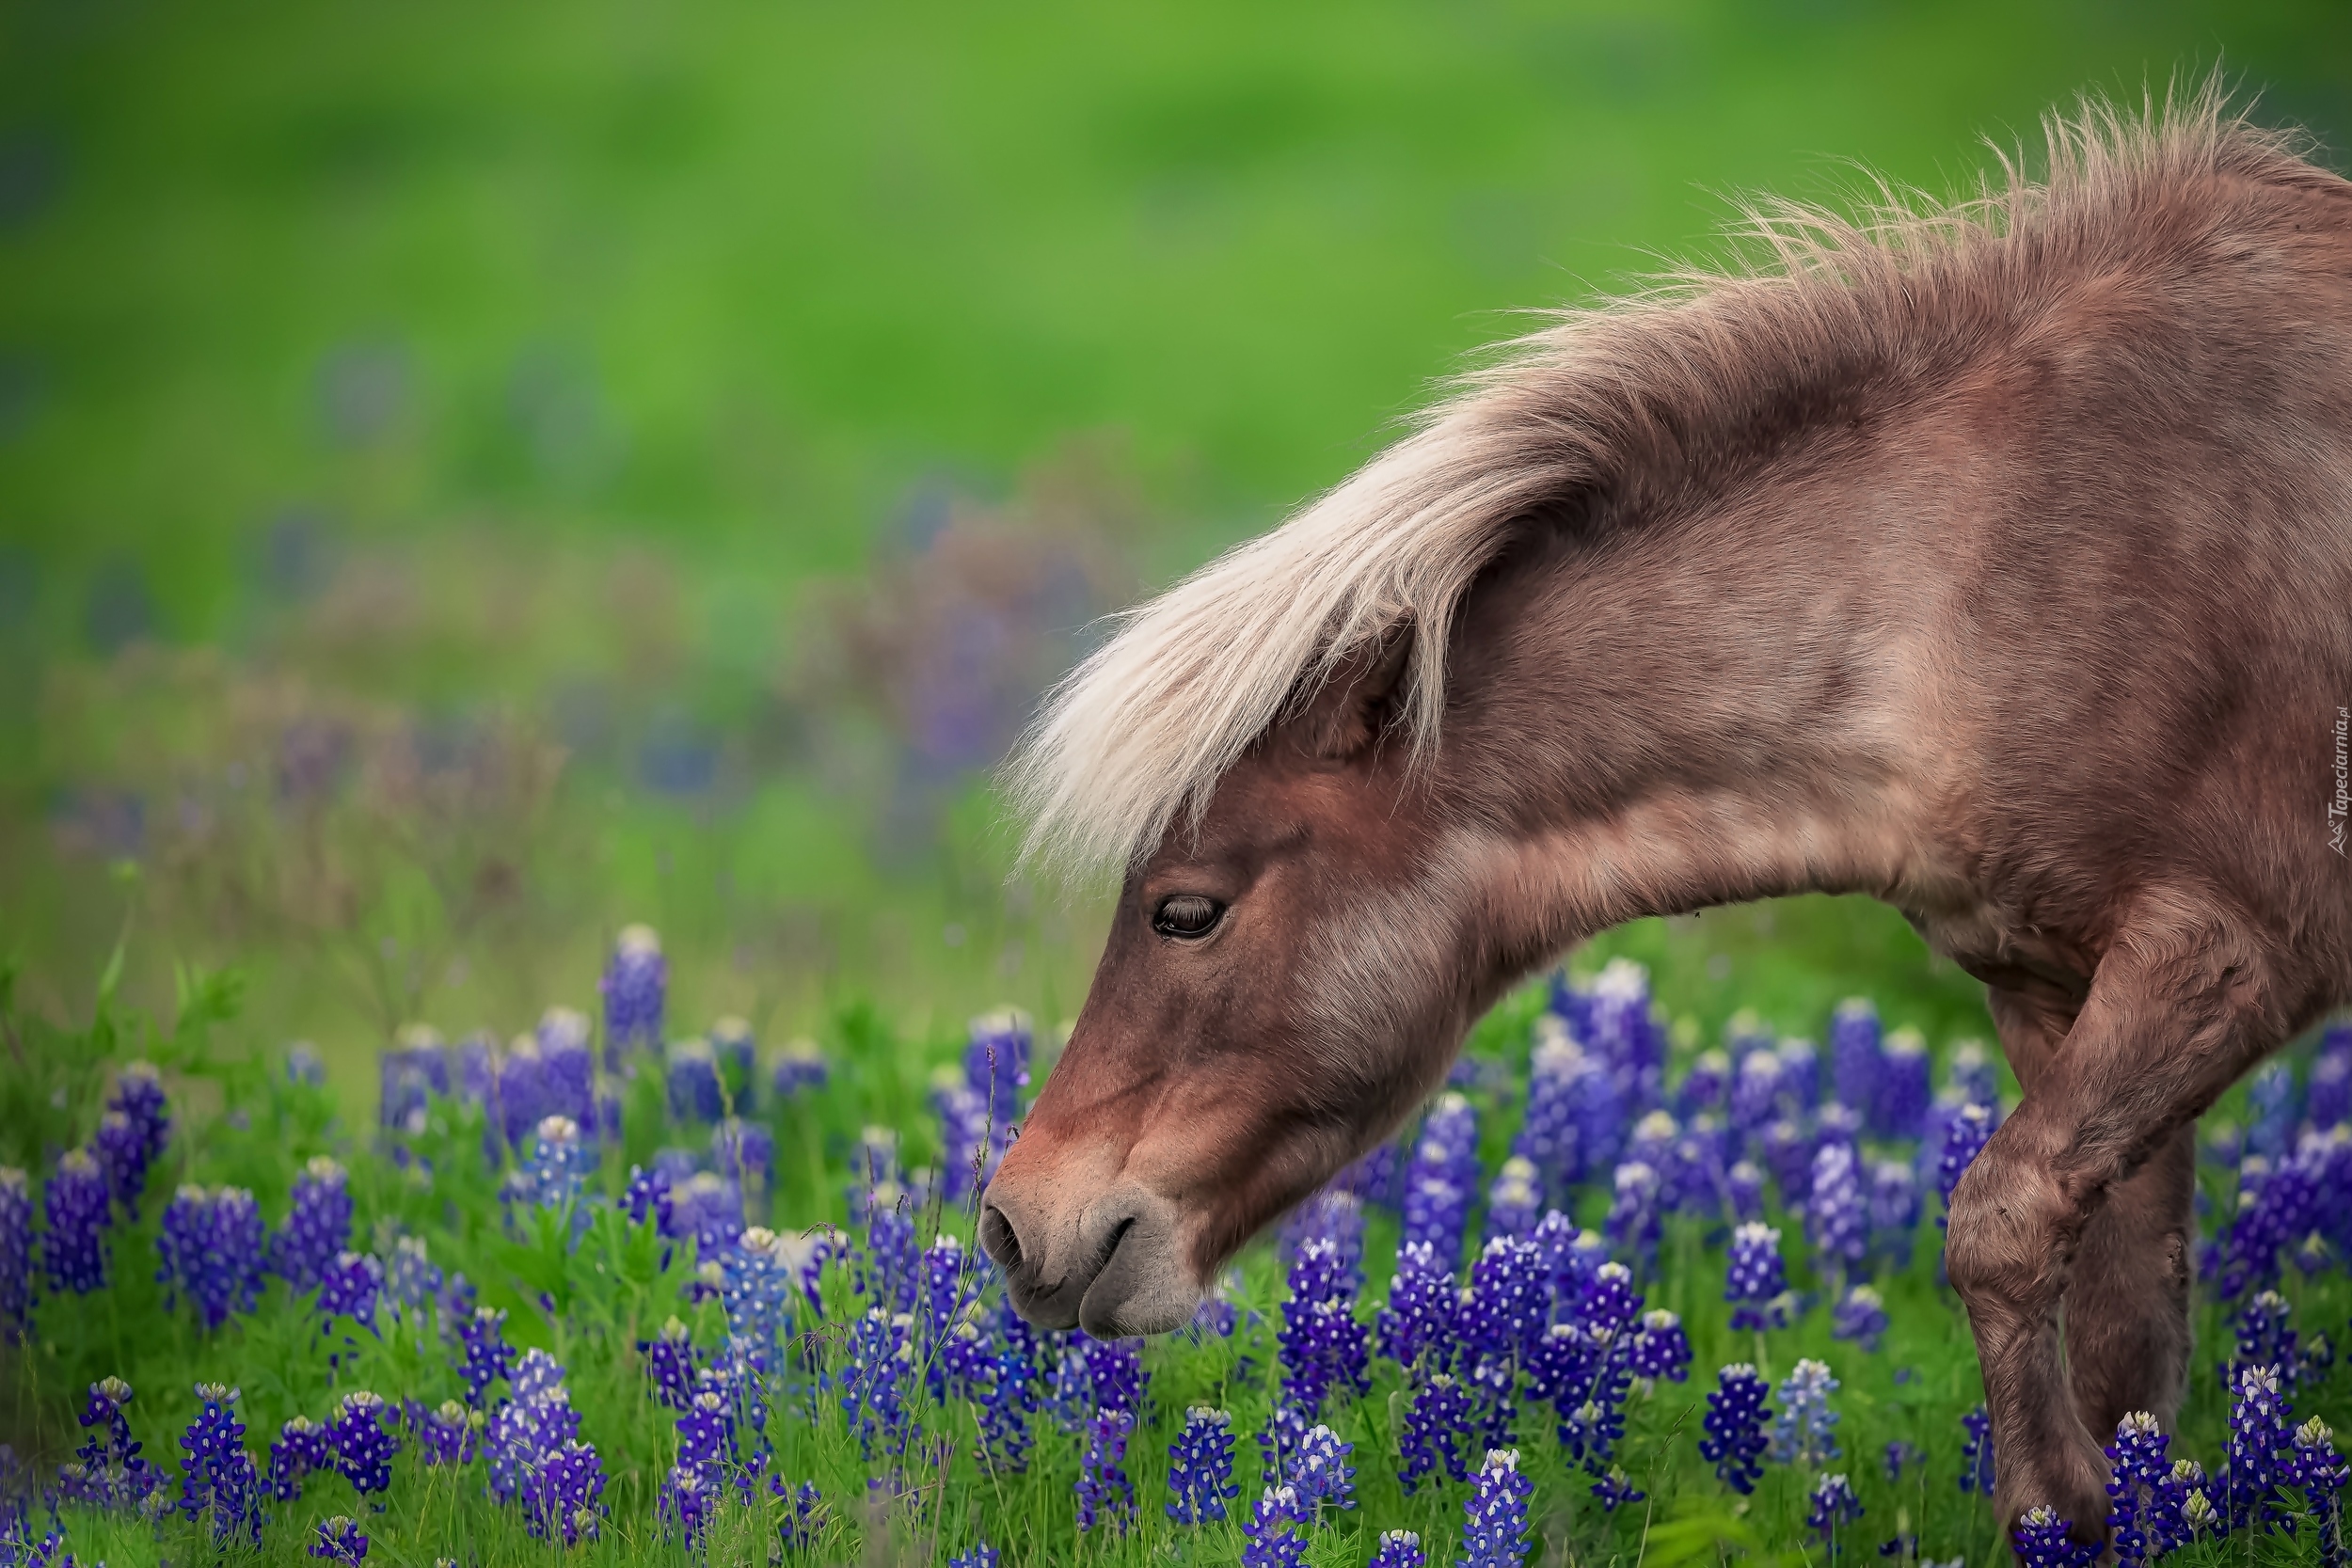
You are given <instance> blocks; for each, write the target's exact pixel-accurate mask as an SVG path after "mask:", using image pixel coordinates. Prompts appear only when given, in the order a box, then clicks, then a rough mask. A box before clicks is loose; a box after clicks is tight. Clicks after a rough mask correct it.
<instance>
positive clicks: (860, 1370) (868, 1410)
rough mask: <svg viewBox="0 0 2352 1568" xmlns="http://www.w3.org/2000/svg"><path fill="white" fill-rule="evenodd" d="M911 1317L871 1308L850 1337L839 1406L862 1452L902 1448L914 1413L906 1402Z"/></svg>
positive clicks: (890, 1451) (893, 1452) (871, 1454)
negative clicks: (847, 1364)
mask: <svg viewBox="0 0 2352 1568" xmlns="http://www.w3.org/2000/svg"><path fill="white" fill-rule="evenodd" d="M913 1327H914V1317H913V1315H912V1314H910V1313H906V1312H898V1313H895V1314H894V1313H888V1312H884V1311H883V1310H882V1308H881V1307H870V1308H868V1309H867V1311H866V1315H865V1316H864V1317H862V1318H860V1319H859V1320H858V1321H857V1323H856V1324H855V1326H854V1327H852V1329H851V1330H850V1365H849V1368H848V1370H846V1371H844V1372H843V1373H842V1377H841V1409H842V1411H843V1413H844V1414H845V1415H846V1416H847V1417H848V1418H849V1421H850V1431H851V1432H852V1433H855V1434H856V1435H857V1445H858V1449H859V1451H860V1452H862V1453H864V1454H865V1455H866V1458H867V1459H869V1460H870V1459H872V1458H873V1457H874V1453H875V1450H876V1449H877V1448H879V1449H881V1451H882V1452H883V1453H885V1454H889V1455H893V1456H895V1455H898V1454H902V1453H904V1452H905V1451H906V1446H907V1439H908V1438H909V1436H911V1435H912V1425H913V1415H912V1413H911V1412H910V1411H909V1410H908V1409H907V1404H906V1374H907V1371H908V1368H909V1365H910V1363H911V1360H912V1354H913V1352H912V1348H911V1347H910V1346H909V1344H908V1343H907V1336H908V1332H909V1330H911V1329H912V1328H913Z"/></svg>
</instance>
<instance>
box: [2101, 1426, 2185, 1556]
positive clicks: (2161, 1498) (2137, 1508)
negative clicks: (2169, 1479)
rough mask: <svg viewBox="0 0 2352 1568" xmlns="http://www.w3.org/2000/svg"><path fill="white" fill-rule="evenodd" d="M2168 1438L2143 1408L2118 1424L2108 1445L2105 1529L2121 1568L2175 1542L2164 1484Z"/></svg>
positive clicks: (2175, 1529) (2173, 1520) (2176, 1523)
mask: <svg viewBox="0 0 2352 1568" xmlns="http://www.w3.org/2000/svg"><path fill="white" fill-rule="evenodd" d="M2171 1441H2172V1440H2171V1439H2170V1438H2169V1437H2167V1436H2166V1435H2165V1434H2164V1433H2163V1432H2162V1431H2161V1430H2159V1429H2158V1428H2157V1426H2156V1418H2154V1417H2153V1416H2152V1415H2150V1414H2149V1413H2148V1412H2146V1411H2144V1410H2138V1411H2134V1412H2133V1413H2132V1414H2130V1415H2128V1416H2126V1417H2124V1418H2122V1420H2121V1421H2119V1422H2117V1423H2116V1428H2115V1441H2114V1442H2112V1443H2110V1444H2108V1445H2107V1461H2108V1464H2109V1465H2110V1466H2111V1468H2110V1470H2109V1472H2108V1476H2107V1498H2108V1504H2107V1529H2108V1532H2109V1534H2110V1536H2111V1537H2112V1539H2113V1541H2114V1543H2115V1560H2116V1561H2117V1562H2118V1563H2119V1564H2121V1565H2122V1568H2139V1565H2140V1564H2141V1563H2144V1562H2146V1561H2147V1560H2149V1559H2150V1558H2151V1557H2153V1556H2155V1555H2157V1554H2159V1553H2162V1552H2165V1551H2168V1550H2169V1549H2170V1548H2171V1546H2173V1545H2174V1544H2178V1541H2179V1537H2180V1533H2181V1530H2180V1521H2179V1520H2178V1519H2177V1518H2176V1517H2173V1509H2172V1507H2171V1503H2170V1499H2169V1498H2168V1497H2166V1496H2165V1487H2164V1481H2165V1477H2166V1476H2167V1475H2168V1474H2169V1472H2170V1470H2171V1465H2170V1464H2169V1461H2168V1460H2167V1458H2166V1456H2165V1449H2167V1448H2168V1447H2169V1446H2170V1444H2171Z"/></svg>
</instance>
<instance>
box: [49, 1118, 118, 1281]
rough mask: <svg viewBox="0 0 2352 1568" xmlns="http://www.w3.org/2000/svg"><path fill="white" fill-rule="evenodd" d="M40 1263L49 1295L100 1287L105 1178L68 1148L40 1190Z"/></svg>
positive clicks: (79, 1152) (78, 1152)
mask: <svg viewBox="0 0 2352 1568" xmlns="http://www.w3.org/2000/svg"><path fill="white" fill-rule="evenodd" d="M40 1197H41V1217H42V1219H43V1220H44V1221H45V1222H46V1225H47V1229H46V1230H45V1231H44V1232H43V1233H42V1235H41V1239H40V1261H41V1268H42V1270H43V1272H45V1273H46V1274H47V1275H48V1276H49V1291H50V1293H51V1294H52V1295H56V1294H58V1293H60V1292H62V1291H72V1292H73V1293H74V1294H75V1295H87V1294H88V1293H89V1292H90V1291H103V1290H104V1289H105V1288H106V1225H107V1221H108V1216H109V1212H110V1206H109V1204H108V1201H107V1197H106V1178H105V1177H104V1175H103V1174H102V1173H101V1172H100V1170H99V1168H98V1162H97V1161H95V1160H93V1159H91V1158H90V1157H89V1155H88V1154H87V1153H86V1152H84V1151H83V1150H81V1149H78V1148H75V1149H69V1150H67V1151H66V1153H65V1154H64V1155H63V1156H62V1157H61V1158H60V1159H59V1160H58V1161H57V1171H56V1175H55V1176H52V1177H51V1178H50V1179H49V1180H48V1183H47V1184H46V1185H45V1186H44V1187H43V1188H42V1190H41V1195H40Z"/></svg>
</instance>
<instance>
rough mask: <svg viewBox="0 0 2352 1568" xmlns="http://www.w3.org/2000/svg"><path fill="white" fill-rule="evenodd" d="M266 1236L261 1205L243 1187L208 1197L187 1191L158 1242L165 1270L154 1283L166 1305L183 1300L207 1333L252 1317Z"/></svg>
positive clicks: (203, 1192) (170, 1212)
mask: <svg viewBox="0 0 2352 1568" xmlns="http://www.w3.org/2000/svg"><path fill="white" fill-rule="evenodd" d="M266 1244H267V1237H266V1234H265V1232H264V1230H263V1227H262V1209H261V1205H260V1204H258V1203H256V1202H254V1200H253V1195H252V1194H251V1193H249V1192H247V1191H246V1190H245V1189H244V1188H242V1187H217V1188H215V1189H213V1190H212V1191H210V1192H207V1191H206V1190H205V1189H203V1188H201V1187H198V1186H193V1185H191V1186H184V1187H182V1188H181V1189H180V1192H179V1196H176V1197H174V1198H173V1199H172V1200H171V1204H170V1206H169V1207H168V1208H167V1209H166V1210H165V1211H164V1219H163V1228H162V1230H161V1232H160V1233H159V1234H158V1235H157V1237H156V1239H155V1245H156V1250H157V1251H158V1252H159V1253H160V1254H161V1255H162V1259H163V1265H162V1267H161V1268H160V1269H159V1270H157V1272H156V1275H155V1278H156V1281H157V1282H158V1283H159V1284H161V1285H163V1286H164V1287H165V1288H166V1289H165V1294H164V1300H165V1305H167V1306H169V1305H172V1304H173V1302H174V1301H175V1299H177V1298H185V1299H186V1300H187V1301H188V1302H190V1303H191V1304H192V1305H194V1307H196V1312H197V1317H198V1319H199V1321H200V1322H201V1323H203V1325H204V1328H205V1330H206V1331H207V1332H208V1333H209V1332H211V1331H212V1330H214V1329H217V1328H218V1327H220V1325H221V1324H222V1323H227V1322H228V1321H229V1318H230V1314H231V1313H235V1312H250V1311H252V1310H253V1304H254V1303H255V1302H256V1301H257V1300H259V1299H260V1297H261V1293H262V1266H263V1250H264V1248H265V1246H266Z"/></svg>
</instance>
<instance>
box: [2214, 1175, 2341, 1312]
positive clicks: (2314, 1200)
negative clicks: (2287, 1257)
mask: <svg viewBox="0 0 2352 1568" xmlns="http://www.w3.org/2000/svg"><path fill="white" fill-rule="evenodd" d="M2258 1158H2259V1157H2258V1156H2249V1158H2248V1159H2247V1160H2246V1161H2245V1162H2244V1166H2245V1167H2254V1166H2256V1162H2257V1159H2258ZM2256 1174H2257V1172H2256V1171H2254V1170H2252V1169H2249V1170H2247V1173H2246V1175H2245V1176H2243V1177H2242V1178H2241V1183H2242V1184H2241V1186H2240V1189H2239V1192H2238V1213H2237V1216H2236V1218H2235V1219H2233V1221H2232V1222H2231V1224H2230V1227H2229V1229H2228V1231H2227V1233H2226V1235H2225V1236H2224V1238H2223V1242H2222V1254H2221V1256H2222V1263H2221V1277H2220V1280H2219V1281H2218V1283H2217V1290H2218V1291H2219V1292H2220V1294H2221V1296H2222V1298H2223V1299H2224V1300H2234V1299H2235V1298H2236V1297H2238V1296H2240V1295H2242V1294H2244V1293H2245V1292H2246V1291H2247V1290H2248V1289H2249V1287H2251V1286H2256V1285H2267V1284H2270V1283H2273V1282H2274V1281H2276V1280H2277V1279H2278V1277H2279V1254H2280V1251H2282V1250H2283V1249H2285V1248H2287V1247H2290V1246H2293V1245H2294V1244H2295V1243H2297V1242H2299V1241H2301V1240H2302V1239H2303V1238H2304V1236H2306V1235H2308V1234H2309V1233H2310V1231H2311V1229H2312V1222H2313V1220H2314V1219H2315V1218H2316V1216H2317V1213H2318V1209H2319V1197H2320V1180H2319V1178H2320V1175H2321V1167H2320V1165H2319V1164H2318V1162H2315V1161H2307V1160H2305V1159H2303V1158H2301V1157H2300V1156H2299V1155H2298V1156H2291V1157H2289V1158H2287V1159H2284V1160H2281V1161H2280V1162H2279V1163H2278V1164H2277V1165H2276V1166H2275V1167H2272V1168H2270V1169H2268V1170H2266V1171H2261V1172H2259V1180H2258V1181H2257V1180H2254V1177H2255V1176H2256Z"/></svg>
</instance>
